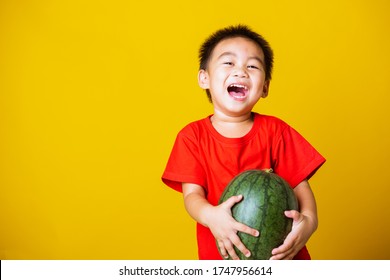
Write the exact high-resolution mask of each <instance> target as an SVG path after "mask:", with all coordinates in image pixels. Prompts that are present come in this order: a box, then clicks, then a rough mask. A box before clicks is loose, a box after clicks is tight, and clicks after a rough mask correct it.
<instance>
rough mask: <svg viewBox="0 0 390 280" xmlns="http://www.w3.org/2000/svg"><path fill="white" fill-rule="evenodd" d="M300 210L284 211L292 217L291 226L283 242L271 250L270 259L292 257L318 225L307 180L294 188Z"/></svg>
mask: <svg viewBox="0 0 390 280" xmlns="http://www.w3.org/2000/svg"><path fill="white" fill-rule="evenodd" d="M294 193H295V195H296V197H297V199H298V204H299V208H300V212H298V211H295V210H291V211H286V212H285V215H286V216H287V217H289V218H292V219H293V227H292V230H291V232H290V233H289V234H288V235H287V237H286V239H285V241H284V242H283V244H282V245H281V246H280V247H278V248H275V249H274V250H273V251H272V254H273V256H272V258H271V259H292V258H293V257H294V256H295V255H296V254H297V253H298V252H299V250H301V249H302V248H303V246H305V244H306V242H307V241H308V240H309V238H310V236H311V235H312V234H313V233H314V231H315V230H316V229H317V226H318V217H317V205H316V201H315V197H314V194H313V192H312V190H311V188H310V185H309V182H308V181H307V180H304V181H302V182H301V183H300V184H298V185H297V186H296V187H295V188H294Z"/></svg>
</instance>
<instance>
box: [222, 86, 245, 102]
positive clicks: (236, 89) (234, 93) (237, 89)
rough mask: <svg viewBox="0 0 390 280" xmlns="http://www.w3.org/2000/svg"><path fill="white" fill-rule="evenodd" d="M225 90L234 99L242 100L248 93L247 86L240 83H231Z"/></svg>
mask: <svg viewBox="0 0 390 280" xmlns="http://www.w3.org/2000/svg"><path fill="white" fill-rule="evenodd" d="M227 90H228V92H229V95H230V96H231V97H233V98H234V99H236V100H243V99H245V97H246V96H247V94H248V87H247V86H244V85H240V84H231V85H230V86H228V88H227Z"/></svg>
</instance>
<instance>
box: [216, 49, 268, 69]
mask: <svg viewBox="0 0 390 280" xmlns="http://www.w3.org/2000/svg"><path fill="white" fill-rule="evenodd" d="M230 55H231V56H236V54H235V53H233V52H223V53H222V54H220V55H219V56H218V59H221V58H222V57H224V56H230ZM249 59H255V60H257V61H258V62H260V63H261V64H262V65H263V66H265V63H264V61H263V60H261V58H260V57H258V56H251V57H249Z"/></svg>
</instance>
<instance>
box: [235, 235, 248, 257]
mask: <svg viewBox="0 0 390 280" xmlns="http://www.w3.org/2000/svg"><path fill="white" fill-rule="evenodd" d="M231 240H232V242H233V244H234V246H236V247H237V249H238V250H239V251H240V252H241V253H243V254H244V256H245V257H247V258H249V257H250V255H251V252H250V251H249V250H248V249H247V248H246V247H245V245H244V243H242V242H241V240H240V238H239V237H238V235H235V236H234V237H231Z"/></svg>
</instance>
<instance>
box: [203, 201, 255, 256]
mask: <svg viewBox="0 0 390 280" xmlns="http://www.w3.org/2000/svg"><path fill="white" fill-rule="evenodd" d="M241 200H242V195H239V196H233V197H231V198H229V199H228V200H226V201H225V202H224V203H222V204H220V205H218V206H215V207H213V208H212V211H210V215H209V217H208V227H209V228H210V230H211V232H212V233H213V235H214V237H215V239H216V240H217V244H218V247H219V249H220V252H221V255H222V256H223V257H224V258H228V257H229V255H230V257H231V258H232V259H235V260H238V259H239V258H238V256H237V254H236V252H235V250H234V246H235V247H237V248H238V250H240V251H241V252H242V253H243V254H244V255H245V256H246V257H249V256H250V255H251V252H250V251H249V250H248V249H247V248H246V247H245V245H244V244H243V243H242V242H241V240H240V238H239V237H238V235H237V232H239V231H240V232H244V233H247V234H250V235H253V236H259V232H258V231H257V230H255V229H252V228H250V227H248V226H246V225H244V224H242V223H239V222H237V221H236V220H235V219H234V218H233V217H232V212H231V208H232V207H233V206H234V205H235V204H236V203H238V202H240V201H241Z"/></svg>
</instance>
